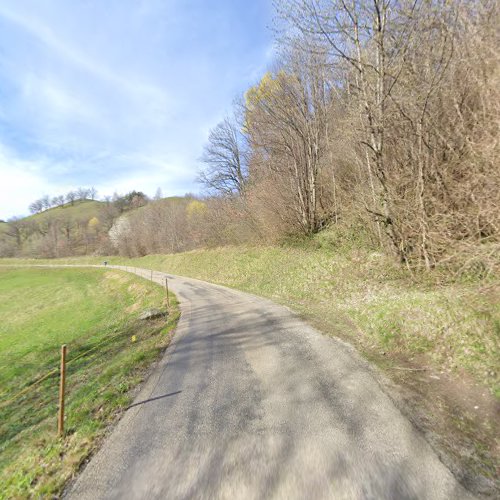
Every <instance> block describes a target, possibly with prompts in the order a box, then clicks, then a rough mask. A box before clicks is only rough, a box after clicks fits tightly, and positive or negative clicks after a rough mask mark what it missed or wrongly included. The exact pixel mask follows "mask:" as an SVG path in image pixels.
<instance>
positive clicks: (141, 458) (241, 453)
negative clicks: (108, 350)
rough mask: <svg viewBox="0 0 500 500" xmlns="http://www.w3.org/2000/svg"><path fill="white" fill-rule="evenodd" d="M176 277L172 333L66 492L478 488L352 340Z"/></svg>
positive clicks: (344, 495)
mask: <svg viewBox="0 0 500 500" xmlns="http://www.w3.org/2000/svg"><path fill="white" fill-rule="evenodd" d="M109 267H116V268H119V267H120V266H109ZM122 269H125V268H122ZM131 270H135V268H131ZM134 272H137V274H140V275H142V276H144V277H147V278H149V277H150V271H149V270H137V271H134ZM165 276H166V275H165V274H163V273H159V272H155V273H154V279H155V280H156V281H158V282H161V283H164V279H165V278H164V277H165ZM168 278H169V284H170V287H171V289H172V290H173V291H174V292H175V293H176V294H177V296H178V298H179V300H180V303H181V311H182V316H181V320H180V322H179V326H178V329H177V333H176V335H175V337H174V340H173V342H172V344H171V346H170V347H169V348H168V349H167V352H166V354H165V356H164V358H163V359H162V361H161V362H160V363H159V364H158V366H157V367H156V369H155V371H154V373H153V374H152V376H151V377H150V378H149V379H148V381H147V383H146V384H145V386H144V387H143V389H142V390H141V392H140V394H139V395H138V397H137V399H136V401H135V403H134V405H132V407H131V408H130V409H128V410H127V411H126V413H125V415H124V416H123V418H122V419H121V421H120V422H119V424H118V425H117V427H116V428H115V429H114V431H113V432H112V433H111V435H110V436H109V437H108V438H107V440H106V441H105V443H104V445H103V447H102V448H101V450H100V451H99V452H98V453H97V454H96V455H95V456H94V457H93V458H92V460H91V461H90V462H89V464H88V465H87V467H86V468H85V469H84V471H83V472H82V474H81V475H80V476H79V478H78V480H77V481H76V482H75V483H74V484H73V485H72V488H71V489H70V490H69V491H68V492H67V494H66V496H67V497H68V498H71V499H79V500H81V499H92V500H96V499H128V498H133V499H155V498H158V499H160V498H161V499H187V498H225V499H239V498H244V499H267V498H286V499H295V498H297V499H316V498H317V499H320V498H330V499H339V500H340V499H349V500H351V499H352V500H354V499H397V500H404V499H425V500H431V499H453V500H455V499H461V498H473V497H472V496H469V494H468V493H467V492H466V491H465V490H463V489H462V487H461V486H460V485H459V484H458V483H457V482H456V480H455V479H454V477H453V476H452V474H451V473H450V472H449V470H448V469H447V468H446V467H445V466H444V465H443V464H442V463H441V462H440V461H439V459H438V457H437V455H436V454H435V453H434V452H433V450H432V449H431V448H430V446H429V445H428V444H427V442H426V441H425V440H424V439H423V437H422V436H421V435H420V434H419V433H418V432H417V431H416V430H415V429H414V427H413V426H412V425H411V424H410V423H409V422H408V421H407V420H406V419H405V418H404V417H403V415H402V414H401V413H400V412H399V411H398V410H397V409H396V407H395V406H394V405H393V403H392V402H391V400H390V399H389V397H388V396H387V395H386V394H385V393H384V392H383V390H382V389H381V388H380V387H379V385H378V384H377V382H376V380H375V378H374V376H373V374H372V371H371V369H370V368H369V366H368V365H367V364H366V363H365V362H364V361H363V360H361V359H360V357H359V356H358V355H357V354H356V353H355V352H354V351H353V349H352V348H350V347H349V346H347V345H345V344H344V343H342V342H340V341H338V340H335V339H331V338H327V337H325V336H323V335H321V334H320V333H318V332H317V331H316V330H314V329H313V328H311V327H310V326H308V325H307V324H305V323H304V322H302V321H301V320H300V319H298V318H297V316H296V315H294V314H293V313H292V312H290V311H289V310H288V309H287V308H285V307H282V306H278V305H276V304H274V303H272V302H270V301H268V300H265V299H261V298H258V297H255V296H252V295H249V294H246V293H242V292H238V291H234V290H230V289H227V288H224V287H220V286H216V285H211V284H208V283H204V282H202V281H198V280H193V279H188V278H182V277H179V276H171V275H168Z"/></svg>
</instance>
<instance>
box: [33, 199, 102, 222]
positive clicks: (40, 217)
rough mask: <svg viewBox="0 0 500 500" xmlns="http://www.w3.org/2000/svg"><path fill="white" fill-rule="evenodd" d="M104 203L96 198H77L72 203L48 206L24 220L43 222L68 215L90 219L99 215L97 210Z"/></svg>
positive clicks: (69, 216)
mask: <svg viewBox="0 0 500 500" xmlns="http://www.w3.org/2000/svg"><path fill="white" fill-rule="evenodd" d="M104 205H105V203H104V202H102V201H97V200H78V201H75V202H74V203H73V204H71V203H66V204H64V205H63V206H61V207H53V208H49V209H48V210H44V211H43V212H40V213H38V214H34V215H30V216H28V217H26V218H25V219H24V220H26V221H32V222H36V223H43V222H45V221H46V220H47V219H50V218H52V217H59V216H64V217H68V218H71V219H73V220H80V219H85V220H90V219H91V218H92V217H97V216H98V215H99V210H100V209H101V208H102V207H103V206H104Z"/></svg>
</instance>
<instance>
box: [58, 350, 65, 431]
mask: <svg viewBox="0 0 500 500" xmlns="http://www.w3.org/2000/svg"><path fill="white" fill-rule="evenodd" d="M65 386H66V344H64V345H62V346H61V372H60V379H59V412H58V415H57V434H58V436H62V435H63V434H64V390H65Z"/></svg>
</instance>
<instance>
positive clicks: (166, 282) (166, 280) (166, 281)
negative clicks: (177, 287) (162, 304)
mask: <svg viewBox="0 0 500 500" xmlns="http://www.w3.org/2000/svg"><path fill="white" fill-rule="evenodd" d="M165 290H166V291H167V307H168V308H169V309H170V298H169V296H168V278H167V277H166V276H165Z"/></svg>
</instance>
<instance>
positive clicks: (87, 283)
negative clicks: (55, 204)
mask: <svg viewBox="0 0 500 500" xmlns="http://www.w3.org/2000/svg"><path fill="white" fill-rule="evenodd" d="M163 301H164V292H163V290H162V288H160V287H158V286H156V285H153V284H151V283H149V282H147V281H144V280H141V279H140V278H136V277H133V276H131V275H127V274H125V273H120V272H117V271H103V270H81V269H80V270H76V269H51V270H48V269H17V268H15V269H6V268H4V269H1V268H0V317H1V318H2V321H1V324H0V387H1V388H2V389H1V391H0V483H1V484H2V488H1V491H0V498H26V497H39V496H44V497H50V496H52V495H54V494H57V493H58V492H60V490H61V488H62V486H63V485H64V483H65V482H66V481H67V480H68V479H69V478H70V477H71V476H72V475H73V474H74V472H75V470H77V469H78V467H79V465H80V464H81V463H82V461H83V460H84V459H85V457H86V456H88V454H89V453H90V452H92V451H93V450H94V449H95V447H96V443H97V441H98V439H99V438H100V437H102V435H103V433H104V431H105V429H106V426H107V425H109V423H111V422H112V421H114V420H115V418H116V416H117V414H118V413H119V412H120V410H121V409H123V408H124V407H125V406H126V405H127V404H128V403H129V402H130V400H131V395H130V389H131V388H133V387H134V386H136V385H137V384H138V383H139V382H140V381H141V380H142V379H143V377H144V374H145V373H146V370H147V368H148V367H149V366H150V364H151V362H152V361H153V360H154V359H155V358H157V357H158V355H159V353H160V352H161V350H162V349H164V348H165V347H166V345H168V342H169V339H170V335H169V332H170V331H171V329H172V328H173V326H174V324H175V322H176V319H177V316H178V313H177V309H176V306H174V313H173V314H172V316H171V317H170V319H169V320H168V322H167V323H165V321H164V320H161V321H157V322H151V323H147V324H145V322H140V321H138V320H137V319H136V318H137V314H138V312H139V311H140V310H141V309H143V308H144V307H149V306H153V305H154V306H162V305H163ZM133 336H135V338H132V337H133ZM62 343H66V344H67V345H68V359H69V360H70V363H69V364H68V383H67V412H66V415H67V419H66V430H67V437H66V438H65V439H64V440H59V439H57V438H56V436H55V426H56V409H57V387H58V375H57V373H55V374H54V375H53V376H51V377H49V378H48V379H46V380H45V381H44V382H42V383H41V384H40V385H39V387H38V388H35V389H33V390H32V391H29V392H28V393H27V394H25V395H23V396H22V397H21V398H18V399H16V400H15V402H14V403H10V404H2V403H5V402H6V401H9V399H10V398H11V397H12V396H13V395H15V394H16V393H18V392H19V391H20V390H22V389H23V388H25V387H26V386H27V385H29V383H30V381H32V380H36V379H38V378H39V377H41V376H42V375H44V374H45V373H47V372H49V371H50V370H52V369H54V368H55V367H57V366H58V356H59V348H60V345H61V344H62ZM96 346H99V347H98V348H96V349H94V350H92V351H91V352H89V353H87V354H86V355H84V356H82V357H81V358H79V359H75V358H76V357H77V356H79V355H80V354H82V353H85V352H86V351H88V350H89V349H92V348H93V347H96ZM71 360H75V361H74V362H71Z"/></svg>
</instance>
